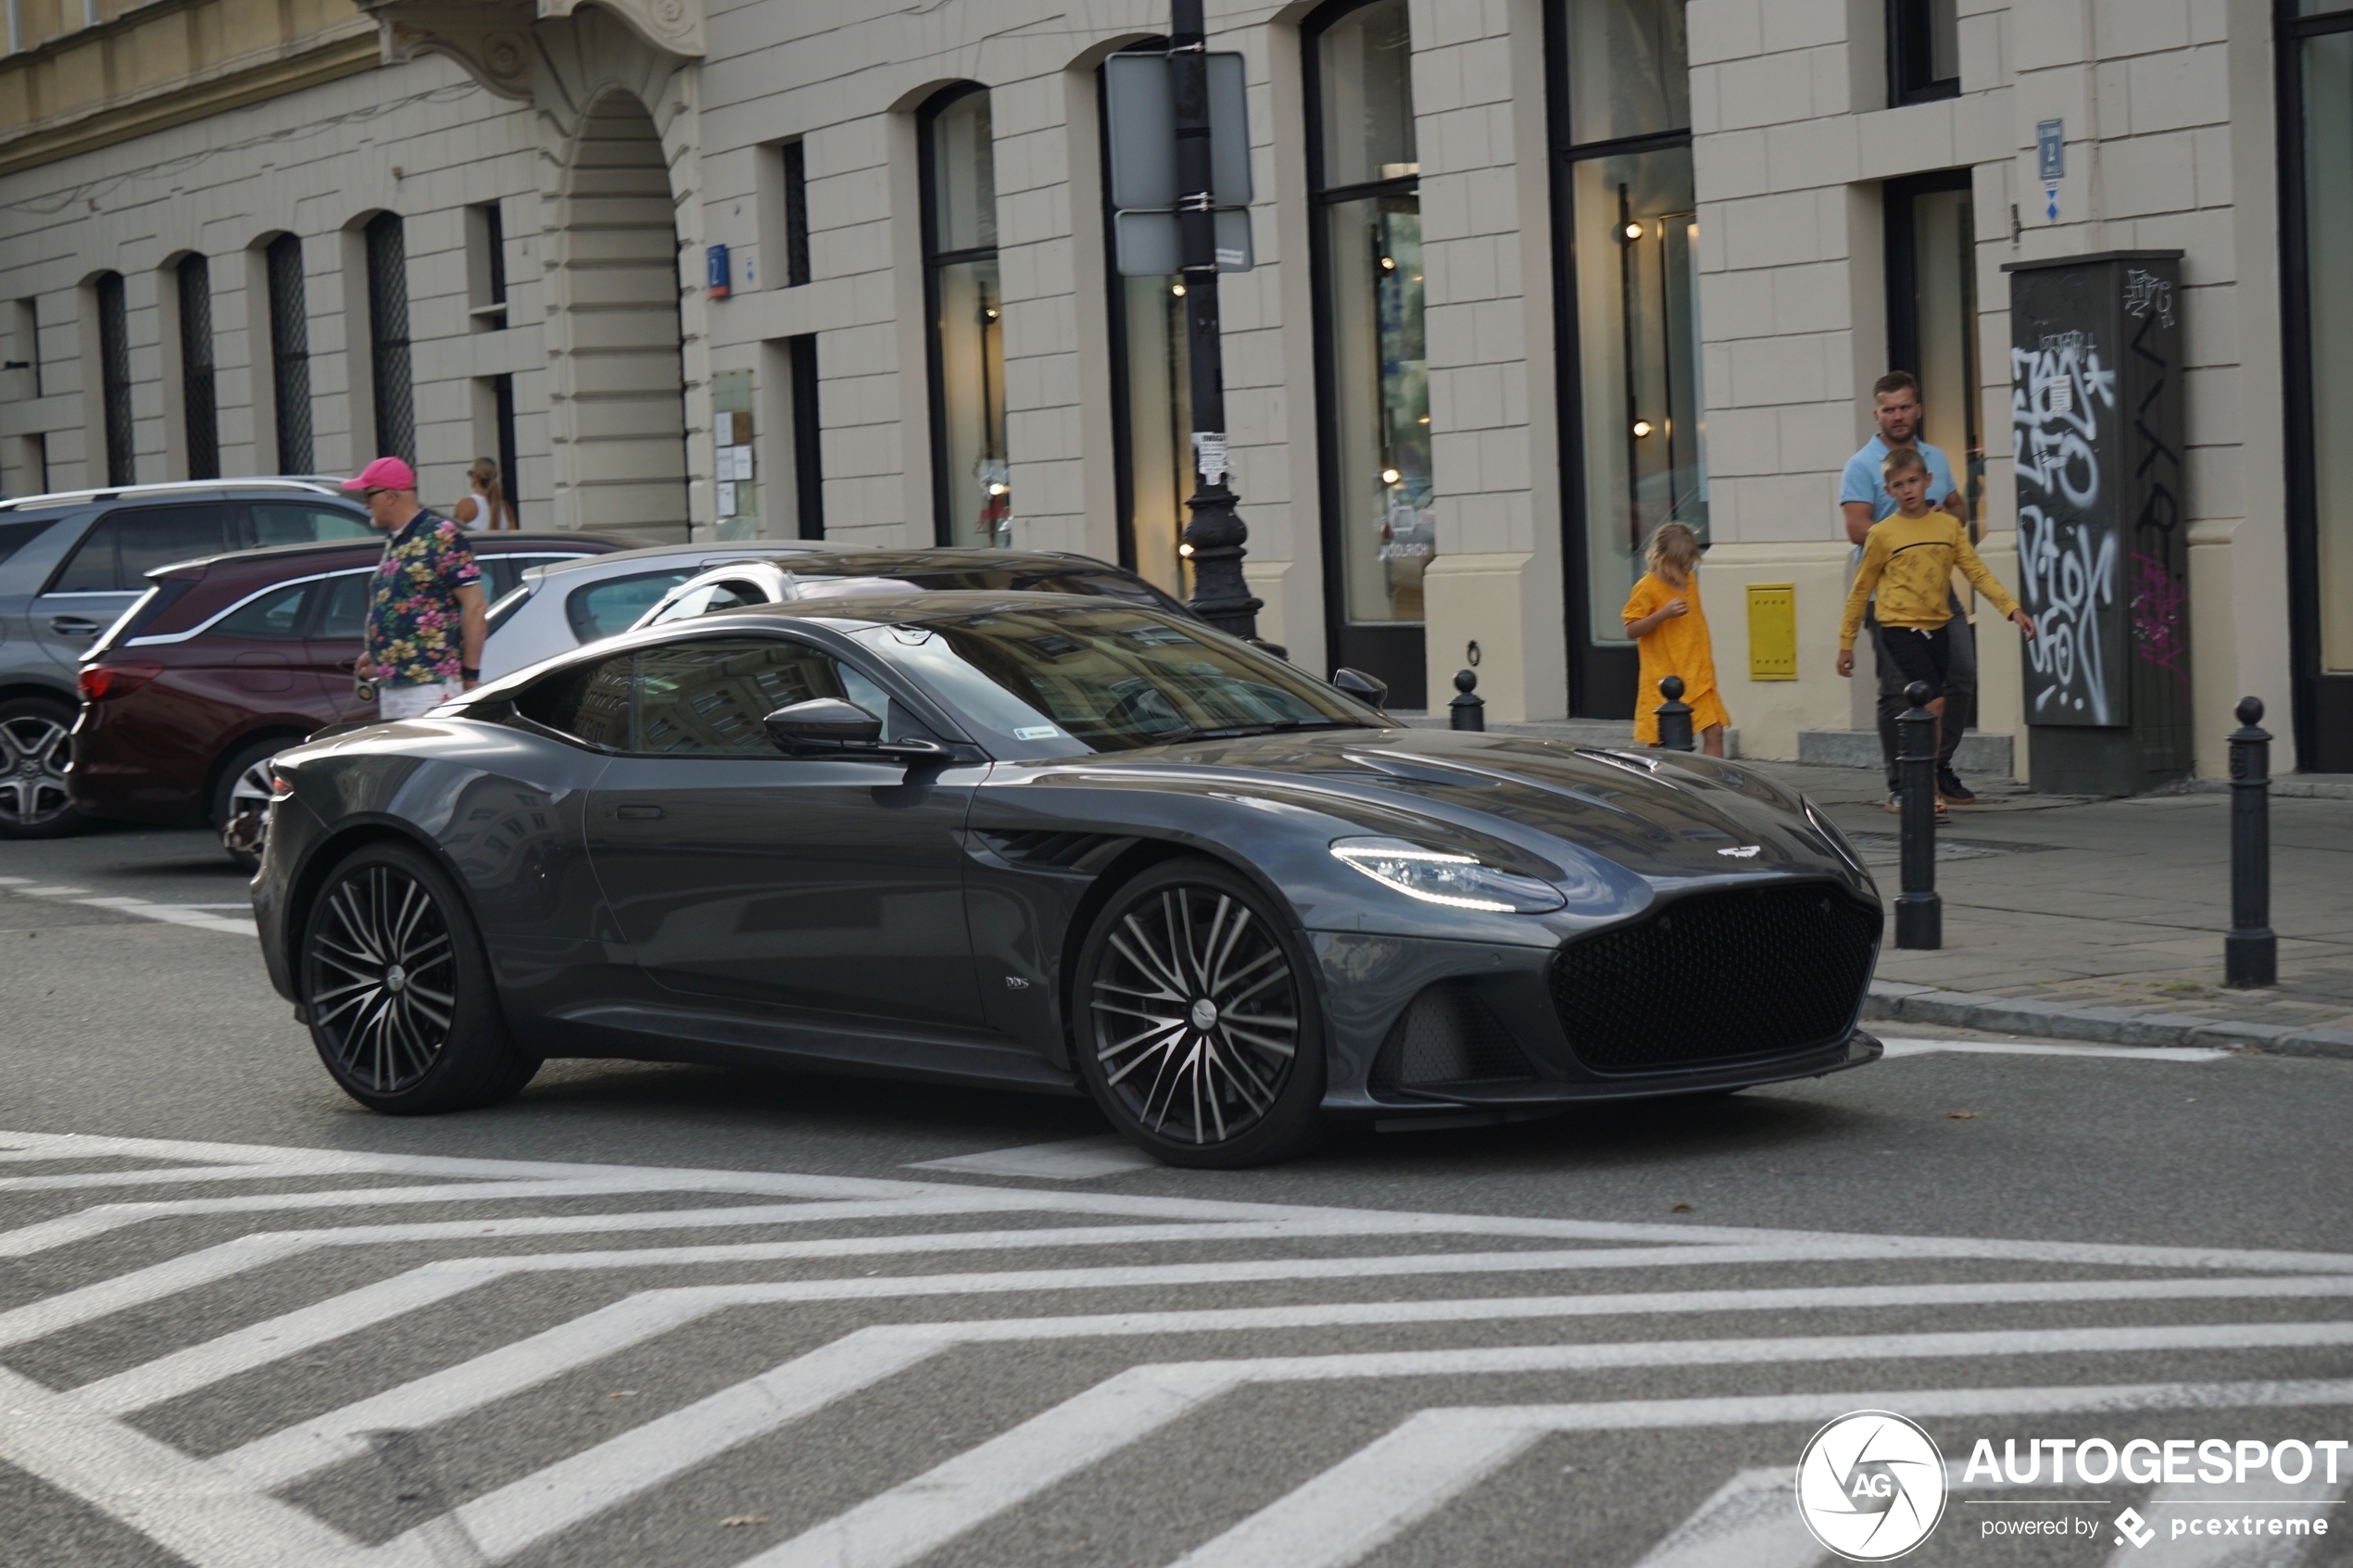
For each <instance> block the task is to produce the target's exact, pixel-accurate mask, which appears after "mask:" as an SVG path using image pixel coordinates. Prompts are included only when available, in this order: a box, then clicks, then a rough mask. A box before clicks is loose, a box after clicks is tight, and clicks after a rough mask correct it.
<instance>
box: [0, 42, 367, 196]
mask: <svg viewBox="0 0 2353 1568" xmlns="http://www.w3.org/2000/svg"><path fill="white" fill-rule="evenodd" d="M202 3H203V0H159V4H157V5H155V6H145V7H143V8H142V9H141V10H140V11H138V12H135V13H133V14H132V15H133V16H134V17H135V18H136V19H137V20H139V21H140V22H142V23H145V22H150V21H152V20H154V19H155V16H156V14H157V12H158V11H163V10H167V9H171V8H182V9H184V8H190V7H193V6H196V5H199V4H202ZM124 20H125V19H117V20H115V21H112V22H107V23H102V24H100V25H99V26H98V27H96V28H85V29H83V30H82V31H78V32H73V33H69V34H67V35H66V36H65V37H63V38H58V39H52V40H50V41H48V42H47V43H45V44H42V45H41V46H40V47H39V48H37V49H31V50H28V51H26V52H25V53H24V54H22V55H19V56H14V57H13V58H11V59H9V60H7V61H6V62H5V64H0V74H6V72H7V71H9V70H31V69H34V68H35V67H36V66H39V65H44V64H49V63H52V61H53V60H54V57H55V56H57V55H59V54H62V53H64V52H66V51H67V50H68V49H69V48H70V47H74V46H81V47H90V46H93V45H96V46H100V47H103V46H105V45H106V44H107V43H109V42H111V38H110V36H109V35H110V34H112V33H117V32H120V31H121V30H122V27H123V22H124ZM382 61H383V55H382V51H381V48H380V46H379V44H378V43H377V38H376V28H375V24H374V23H373V22H371V20H370V19H368V18H366V17H364V16H358V15H355V16H354V17H353V18H352V19H350V21H349V22H347V23H342V24H339V25H337V26H335V27H333V28H332V29H329V30H327V31H321V32H315V33H311V34H308V35H307V36H305V37H302V38H298V39H292V40H288V41H286V42H284V43H282V44H276V45H273V46H272V47H271V48H269V49H266V50H252V51H247V52H246V53H245V54H243V55H239V56H232V57H230V58H228V59H224V60H220V61H216V62H215V63H213V64H212V65H209V66H207V67H204V68H202V69H198V70H195V71H191V72H188V73H187V74H184V75H181V76H176V77H173V78H171V79H170V80H169V81H166V82H157V83H156V84H154V85H153V86H150V87H147V88H145V89H141V90H138V91H134V92H132V93H128V94H120V95H117V96H112V97H109V98H108V99H107V100H106V101H105V102H103V103H99V104H94V105H91V106H88V107H80V108H76V109H73V110H70V111H68V112H66V113H64V114H59V115H53V116H50V117H48V118H46V119H39V120H35V121H32V122H31V123H30V124H27V125H23V126H20V127H19V128H17V129H16V130H14V131H11V132H7V133H6V135H5V136H0V174H13V173H15V172H17V171H19V170H20V169H31V168H34V167H36V166H38V165H41V164H46V163H55V162H57V160H59V159H61V158H67V157H73V156H74V155H75V154H77V153H86V152H92V151H95V150H96V149H98V148H100V147H107V146H112V145H113V144H116V143H118V142H126V141H129V140H131V139H132V138H133V137H137V136H145V135H150V134H153V133H154V132H159V131H169V130H170V129H172V128H173V127H175V126H180V125H185V124H188V123H189V122H190V121H192V120H198V119H206V118H207V117H208V116H211V115H216V114H220V113H222V112H223V111H225V110H229V109H234V108H241V107H244V106H245V105H247V104H253V103H258V102H260V101H261V100H263V99H265V98H274V97H279V96H282V95H283V94H288V93H296V92H300V91H301V90H302V89H304V88H307V87H316V86H319V85H321V84H322V83H325V82H334V81H338V80H340V79H342V78H344V77H346V76H354V75H357V74H358V73H359V72H360V71H363V70H368V69H373V68H374V67H375V66H377V65H379V64H381V63H382Z"/></svg>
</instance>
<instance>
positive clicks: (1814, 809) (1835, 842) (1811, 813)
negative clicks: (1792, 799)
mask: <svg viewBox="0 0 2353 1568" xmlns="http://www.w3.org/2000/svg"><path fill="white" fill-rule="evenodd" d="M1797 803H1798V804H1799V805H1800V806H1803V807H1805V808H1806V821H1807V822H1811V823H1812V824H1813V825H1814V831H1815V832H1816V833H1818V834H1821V835H1822V836H1823V837H1824V838H1826V839H1828V840H1830V846H1831V848H1833V849H1835V850H1837V851H1838V852H1839V855H1840V857H1841V858H1842V859H1844V860H1845V861H1846V863H1847V864H1848V865H1850V866H1853V867H1854V868H1855V869H1856V871H1858V872H1862V873H1863V874H1864V875H1865V876H1869V875H1870V874H1871V873H1870V872H1869V869H1868V868H1866V867H1865V866H1864V864H1863V857H1862V856H1860V855H1858V854H1856V852H1855V846H1853V845H1852V844H1849V843H1847V842H1846V835H1845V834H1843V833H1841V832H1839V831H1838V824H1837V823H1836V822H1831V820H1830V817H1829V815H1828V813H1826V812H1825V811H1823V809H1821V808H1820V807H1818V806H1817V805H1815V804H1814V803H1813V801H1811V800H1809V799H1807V798H1806V797H1804V796H1802V795H1801V796H1799V797H1797Z"/></svg>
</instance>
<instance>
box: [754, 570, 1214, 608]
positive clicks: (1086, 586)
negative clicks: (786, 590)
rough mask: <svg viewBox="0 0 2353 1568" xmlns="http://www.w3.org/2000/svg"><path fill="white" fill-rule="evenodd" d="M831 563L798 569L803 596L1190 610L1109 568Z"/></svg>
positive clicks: (1138, 580) (1157, 591)
mask: <svg viewBox="0 0 2353 1568" xmlns="http://www.w3.org/2000/svg"><path fill="white" fill-rule="evenodd" d="M827 564H828V563H825V562H823V561H819V562H815V563H797V564H796V565H794V566H793V567H792V569H791V570H792V572H793V575H794V578H795V580H796V583H795V585H796V587H797V588H798V590H799V592H798V595H797V596H798V597H800V598H804V599H814V598H846V597H848V596H851V595H854V594H895V593H906V592H908V591H910V590H920V591H922V592H924V593H932V594H937V593H948V592H953V591H956V590H960V589H964V590H976V591H980V592H986V593H1008V592H1011V593H1030V594H1084V595H1087V596H1090V597H1094V598H1107V599H1120V600H1124V601H1126V603H1128V604H1135V605H1141V606H1143V607H1144V608H1147V609H1164V610H1174V611H1178V612H1180V613H1181V612H1182V611H1183V610H1184V606H1182V605H1180V604H1178V603H1177V602H1176V600H1174V599H1171V598H1169V597H1168V596H1166V595H1165V594H1163V593H1162V592H1161V591H1160V590H1159V589H1157V588H1155V587H1153V586H1152V585H1151V583H1147V582H1145V581H1144V580H1143V579H1141V578H1139V577H1129V576H1127V575H1126V573H1124V572H1118V571H1111V570H1109V569H1108V568H1103V567H1097V568H1092V569H1088V568H1084V567H1080V568H1076V569H1074V568H1068V567H1060V566H1057V567H1048V568H1038V567H1023V568H1008V567H953V568H948V567H941V568H929V567H925V568H910V569H908V570H907V571H898V572H892V573H889V574H887V575H883V576H859V575H850V574H843V575H835V574H834V573H832V572H830V571H827V570H826V568H827Z"/></svg>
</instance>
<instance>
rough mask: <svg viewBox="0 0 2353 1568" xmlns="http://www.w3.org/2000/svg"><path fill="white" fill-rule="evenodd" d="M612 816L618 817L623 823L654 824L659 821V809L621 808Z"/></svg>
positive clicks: (652, 807)
mask: <svg viewBox="0 0 2353 1568" xmlns="http://www.w3.org/2000/svg"><path fill="white" fill-rule="evenodd" d="M613 815H614V816H616V817H619V818H620V819H621V820H622V821H623V822H660V821H661V807H659V806H623V807H619V808H617V809H615V810H614V811H613Z"/></svg>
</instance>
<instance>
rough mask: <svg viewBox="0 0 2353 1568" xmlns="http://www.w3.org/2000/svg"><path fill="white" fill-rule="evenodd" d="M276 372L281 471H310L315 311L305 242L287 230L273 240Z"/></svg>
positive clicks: (273, 380)
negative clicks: (305, 278)
mask: <svg viewBox="0 0 2353 1568" xmlns="http://www.w3.org/2000/svg"><path fill="white" fill-rule="evenodd" d="M268 260H269V270H270V376H271V385H272V386H273V387H275V388H276V389H277V395H278V396H277V403H278V471H279V472H280V473H308V472H309V471H310V470H311V468H312V466H313V465H312V461H311V455H310V311H309V307H308V303H307V300H306V297H305V295H304V290H303V282H302V241H301V240H299V239H297V238H296V236H294V235H292V234H281V235H279V236H278V237H277V238H276V239H274V240H272V241H271V242H270V249H269V252H268Z"/></svg>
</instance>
